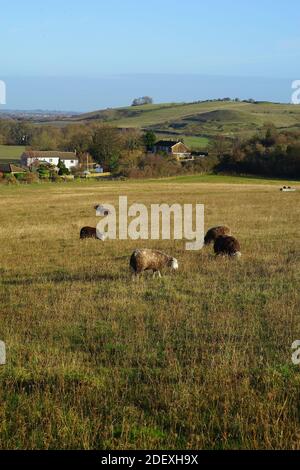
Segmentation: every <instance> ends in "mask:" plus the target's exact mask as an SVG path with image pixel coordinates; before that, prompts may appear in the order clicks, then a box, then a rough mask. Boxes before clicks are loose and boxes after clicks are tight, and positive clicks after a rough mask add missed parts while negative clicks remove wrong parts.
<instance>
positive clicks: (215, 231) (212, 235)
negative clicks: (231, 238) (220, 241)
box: [204, 225, 231, 245]
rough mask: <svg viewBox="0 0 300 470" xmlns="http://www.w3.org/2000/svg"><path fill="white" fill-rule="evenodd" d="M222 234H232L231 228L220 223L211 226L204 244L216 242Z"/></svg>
mask: <svg viewBox="0 0 300 470" xmlns="http://www.w3.org/2000/svg"><path fill="white" fill-rule="evenodd" d="M220 235H231V230H230V228H229V227H227V225H218V226H217V227H212V228H210V229H209V230H208V231H207V233H206V235H205V237H204V245H210V244H211V243H212V242H215V240H216V239H217V237H219V236H220Z"/></svg>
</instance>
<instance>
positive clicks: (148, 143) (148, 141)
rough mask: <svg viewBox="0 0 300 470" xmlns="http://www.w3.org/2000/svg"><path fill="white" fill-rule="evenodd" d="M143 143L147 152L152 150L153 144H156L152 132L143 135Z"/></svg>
mask: <svg viewBox="0 0 300 470" xmlns="http://www.w3.org/2000/svg"><path fill="white" fill-rule="evenodd" d="M143 142H144V145H145V147H146V149H147V150H148V151H150V150H152V148H153V146H154V144H155V142H156V135H155V134H154V132H153V131H147V132H145V133H144V135H143Z"/></svg>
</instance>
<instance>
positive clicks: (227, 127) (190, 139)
mask: <svg viewBox="0 0 300 470" xmlns="http://www.w3.org/2000/svg"><path fill="white" fill-rule="evenodd" d="M74 121H75V122H105V123H108V124H112V125H115V126H118V127H126V128H130V127H133V128H144V129H153V130H154V131H155V132H157V133H159V134H160V135H161V136H162V137H174V138H179V137H184V138H185V139H186V142H187V143H189V145H192V146H194V147H203V146H205V145H207V143H208V141H209V139H210V138H211V137H214V136H215V135H220V134H221V135H224V136H233V135H239V136H241V137H249V136H250V135H251V134H253V133H255V132H257V131H259V130H260V129H261V128H262V126H263V125H264V124H265V123H273V124H274V125H275V126H276V127H277V128H278V129H290V130H292V129H296V128H299V127H300V106H295V105H291V104H276V103H267V102H260V103H250V102H234V101H211V102H210V101H207V102H199V103H163V104H156V105H155V104H153V105H144V106H136V107H132V106H130V107H125V108H115V109H106V110H100V111H95V112H92V113H86V114H82V115H80V116H76V117H75V118H73V122H74Z"/></svg>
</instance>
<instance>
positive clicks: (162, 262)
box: [130, 248, 178, 277]
mask: <svg viewBox="0 0 300 470" xmlns="http://www.w3.org/2000/svg"><path fill="white" fill-rule="evenodd" d="M130 267H131V270H132V272H133V274H135V275H136V276H137V275H139V274H141V273H142V272H143V271H148V270H152V271H153V277H154V276H155V273H158V276H159V277H161V273H160V271H161V270H162V269H163V268H164V267H169V268H171V269H174V270H176V269H178V261H177V259H176V258H173V257H172V256H168V255H166V254H165V253H163V252H161V251H158V250H151V249H148V248H144V249H141V250H139V249H138V250H135V251H134V252H133V253H132V255H131V258H130Z"/></svg>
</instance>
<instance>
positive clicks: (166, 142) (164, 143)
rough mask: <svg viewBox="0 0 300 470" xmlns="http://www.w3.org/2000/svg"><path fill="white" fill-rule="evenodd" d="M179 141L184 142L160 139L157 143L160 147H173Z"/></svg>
mask: <svg viewBox="0 0 300 470" xmlns="http://www.w3.org/2000/svg"><path fill="white" fill-rule="evenodd" d="M179 143H181V144H182V143H183V142H180V141H178V140H159V141H158V142H156V144H155V145H158V146H159V147H173V145H176V144H179Z"/></svg>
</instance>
